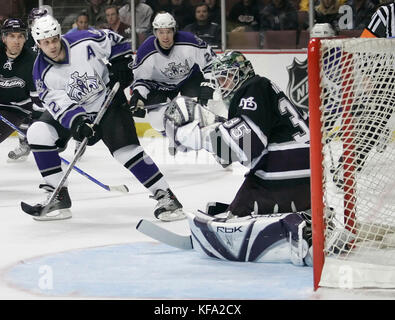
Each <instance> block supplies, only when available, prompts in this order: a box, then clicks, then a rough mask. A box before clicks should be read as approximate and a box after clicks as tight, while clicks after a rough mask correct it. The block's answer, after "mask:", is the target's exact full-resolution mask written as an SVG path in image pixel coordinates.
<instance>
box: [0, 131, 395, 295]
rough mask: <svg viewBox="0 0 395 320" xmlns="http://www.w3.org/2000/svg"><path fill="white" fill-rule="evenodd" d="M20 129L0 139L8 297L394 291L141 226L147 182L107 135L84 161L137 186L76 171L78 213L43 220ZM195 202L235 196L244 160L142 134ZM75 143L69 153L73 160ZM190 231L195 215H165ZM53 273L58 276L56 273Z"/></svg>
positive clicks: (148, 206) (3, 286)
mask: <svg viewBox="0 0 395 320" xmlns="http://www.w3.org/2000/svg"><path fill="white" fill-rule="evenodd" d="M16 144H17V139H16V138H14V137H11V138H9V139H7V140H6V141H4V142H3V143H1V144H0V215H1V223H0V252H1V256H0V298H1V299H51V298H55V299H56V298H63V299H74V298H77V299H81V298H82V299H84V298H97V297H99V298H106V299H107V298H126V299H128V298H130V299H141V298H142V299H194V298H196V299H212V298H214V299H393V298H394V297H395V294H394V291H389V290H375V291H373V290H369V291H366V290H361V291H356V290H352V291H351V290H332V289H320V290H318V292H315V293H314V292H313V289H312V283H313V282H312V277H313V275H312V274H313V272H312V269H311V268H308V267H296V266H293V265H292V264H264V263H259V264H253V263H233V262H224V261H217V260H214V259H210V258H208V257H203V256H201V255H200V254H199V253H197V252H195V251H182V250H178V249H175V248H171V247H169V246H166V245H164V244H159V243H158V242H156V241H154V240H152V239H150V238H148V237H146V236H145V235H143V234H141V233H139V232H138V231H136V230H135V226H136V224H137V222H138V221H139V220H140V219H142V218H144V219H148V220H152V221H157V220H156V219H155V218H154V217H153V214H152V211H153V207H154V205H155V202H154V201H153V200H151V199H149V198H148V196H149V193H148V191H147V190H146V189H145V188H144V187H142V186H141V185H140V184H139V183H138V181H137V180H136V179H135V178H134V177H133V176H132V175H131V174H130V173H128V172H127V171H126V169H124V168H123V167H122V166H121V165H120V164H118V162H116V161H115V160H114V159H113V158H112V157H111V155H110V154H109V152H108V151H107V150H106V148H105V146H104V145H103V144H102V143H101V142H100V143H98V144H97V145H95V146H93V147H89V148H88V150H87V151H86V153H85V155H84V156H83V158H82V159H81V160H80V161H79V162H78V164H77V165H78V166H79V167H80V168H81V169H82V170H85V171H86V172H87V173H89V174H90V175H92V176H93V177H95V178H96V179H97V180H99V181H101V182H102V183H105V184H110V185H119V184H126V185H127V186H128V187H129V190H130V192H129V193H128V194H121V193H117V192H108V191H106V190H104V189H102V188H101V187H99V186H98V185H96V184H94V183H93V182H91V181H89V180H88V179H86V178H85V177H83V176H81V175H80V174H78V173H76V172H75V171H73V172H72V173H71V175H70V179H69V191H70V195H71V198H72V201H73V207H72V212H73V218H72V219H70V220H64V221H50V222H38V221H34V220H33V219H32V218H31V217H30V216H29V215H27V214H25V213H23V212H22V210H21V209H20V202H21V201H25V202H27V203H31V204H34V203H36V202H39V201H42V200H43V199H44V194H43V193H41V191H40V190H39V189H38V185H39V184H40V183H41V182H42V180H41V177H40V174H39V172H38V171H37V169H36V166H35V163H34V160H33V157H32V155H30V156H29V158H28V160H27V161H26V162H23V163H8V162H7V154H8V151H10V150H11V149H13V148H14V147H15V145H16ZM142 144H143V146H144V147H145V149H146V151H147V153H149V154H150V155H151V157H152V158H153V159H154V161H155V162H156V163H157V165H158V166H159V167H160V169H161V170H162V172H163V173H164V175H165V177H166V179H167V181H168V182H169V184H170V185H171V188H172V190H173V191H174V192H175V194H176V195H177V197H178V198H179V200H180V201H181V202H182V203H183V205H184V207H185V208H186V210H196V209H204V208H205V205H206V203H207V202H209V201H221V202H229V201H231V200H232V198H233V197H234V195H235V193H236V191H237V189H238V188H239V186H240V184H241V182H242V181H243V174H244V173H245V169H244V168H242V167H241V166H239V165H235V166H233V170H232V171H230V170H224V169H223V168H222V167H221V166H219V165H218V164H216V162H215V161H214V159H213V158H212V157H211V156H210V155H209V154H208V153H206V152H205V151H201V152H199V153H195V152H189V153H187V154H177V155H176V156H175V157H172V156H170V155H169V154H168V153H167V143H166V140H165V139H161V138H155V139H149V138H144V139H142ZM73 150H74V143H73V142H70V145H69V148H68V150H66V151H65V152H64V153H63V154H62V157H64V158H66V159H68V160H71V158H72V153H73ZM158 223H160V224H161V226H163V227H165V228H168V229H170V230H172V231H174V232H177V233H179V234H189V227H188V224H187V221H186V220H184V221H177V222H172V223H163V222H158ZM48 279H49V280H48Z"/></svg>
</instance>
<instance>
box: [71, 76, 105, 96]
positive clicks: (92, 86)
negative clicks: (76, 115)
mask: <svg viewBox="0 0 395 320" xmlns="http://www.w3.org/2000/svg"><path fill="white" fill-rule="evenodd" d="M103 88H104V85H103V84H102V82H101V81H100V77H99V76H98V75H97V74H96V73H95V75H94V76H88V75H87V73H86V72H85V73H84V74H83V75H82V76H81V75H80V74H79V73H78V71H75V72H73V73H72V74H71V79H70V81H69V85H68V87H67V95H68V96H69V97H70V99H72V100H74V101H76V102H85V101H87V100H88V99H89V98H91V97H92V96H94V95H96V94H97V93H98V92H100V91H102V90H103Z"/></svg>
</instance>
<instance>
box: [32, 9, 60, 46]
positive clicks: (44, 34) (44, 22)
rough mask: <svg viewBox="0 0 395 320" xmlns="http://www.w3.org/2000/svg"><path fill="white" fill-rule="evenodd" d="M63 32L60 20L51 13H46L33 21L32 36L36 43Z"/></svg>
mask: <svg viewBox="0 0 395 320" xmlns="http://www.w3.org/2000/svg"><path fill="white" fill-rule="evenodd" d="M61 33H62V32H61V28H60V24H59V22H58V20H56V19H55V18H54V17H53V16H51V15H49V14H47V15H44V16H42V17H40V18H38V19H36V20H34V22H33V25H32V36H33V39H34V41H35V42H36V43H38V41H39V40H42V39H47V38H51V37H54V36H57V35H59V36H60V35H61Z"/></svg>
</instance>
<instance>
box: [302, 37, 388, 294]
mask: <svg viewBox="0 0 395 320" xmlns="http://www.w3.org/2000/svg"><path fill="white" fill-rule="evenodd" d="M308 70H309V112H310V133H311V173H312V180H311V181H312V211H313V250H314V282H315V288H317V287H318V286H326V287H343V288H363V287H371V288H395V142H394V137H395V135H394V130H395V112H394V110H395V39H362V38H354V39H318V38H314V39H312V40H311V41H310V44H309V53H308Z"/></svg>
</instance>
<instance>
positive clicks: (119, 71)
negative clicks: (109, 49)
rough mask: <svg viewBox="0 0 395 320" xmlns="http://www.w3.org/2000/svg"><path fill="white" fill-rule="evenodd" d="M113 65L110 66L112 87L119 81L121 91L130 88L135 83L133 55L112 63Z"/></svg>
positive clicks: (122, 57) (117, 59)
mask: <svg viewBox="0 0 395 320" xmlns="http://www.w3.org/2000/svg"><path fill="white" fill-rule="evenodd" d="M110 63H111V65H110V66H108V71H109V72H110V75H109V76H110V83H109V86H110V87H112V86H113V85H114V84H115V82H117V81H119V84H120V85H121V89H125V88H126V87H128V86H129V85H130V84H131V83H132V81H133V71H132V66H133V57H132V55H131V54H127V55H124V56H121V57H118V58H115V59H113V60H111V61H110Z"/></svg>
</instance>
